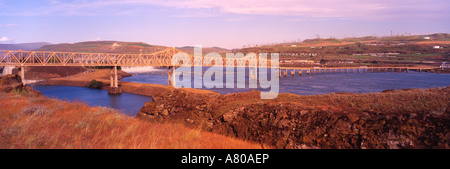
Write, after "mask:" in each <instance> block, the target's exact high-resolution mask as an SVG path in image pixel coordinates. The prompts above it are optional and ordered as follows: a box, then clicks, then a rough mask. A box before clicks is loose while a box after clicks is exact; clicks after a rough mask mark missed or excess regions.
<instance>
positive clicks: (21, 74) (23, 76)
mask: <svg viewBox="0 0 450 169" xmlns="http://www.w3.org/2000/svg"><path fill="white" fill-rule="evenodd" d="M20 78H21V79H22V83H23V84H25V67H24V66H23V65H22V66H20Z"/></svg>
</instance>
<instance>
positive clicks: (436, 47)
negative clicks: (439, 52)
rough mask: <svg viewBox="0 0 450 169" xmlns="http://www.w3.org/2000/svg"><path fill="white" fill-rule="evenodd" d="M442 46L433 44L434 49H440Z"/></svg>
mask: <svg viewBox="0 0 450 169" xmlns="http://www.w3.org/2000/svg"><path fill="white" fill-rule="evenodd" d="M440 48H441V47H440V46H433V49H440Z"/></svg>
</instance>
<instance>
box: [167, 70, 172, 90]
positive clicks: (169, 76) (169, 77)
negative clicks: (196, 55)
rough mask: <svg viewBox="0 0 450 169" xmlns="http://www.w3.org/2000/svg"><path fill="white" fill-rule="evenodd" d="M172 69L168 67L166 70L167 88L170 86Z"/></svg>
mask: <svg viewBox="0 0 450 169" xmlns="http://www.w3.org/2000/svg"><path fill="white" fill-rule="evenodd" d="M172 68H173V67H172V66H169V68H168V73H167V80H168V81H167V84H168V85H169V86H172V75H173V69H172Z"/></svg>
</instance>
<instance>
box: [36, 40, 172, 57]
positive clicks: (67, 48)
mask: <svg viewBox="0 0 450 169" xmlns="http://www.w3.org/2000/svg"><path fill="white" fill-rule="evenodd" d="M166 48H167V47H165V46H157V45H149V44H147V43H143V42H119V41H88V42H79V43H73V44H70V43H61V44H54V45H45V46H42V47H41V48H39V49H38V50H39V51H58V52H87V53H124V54H125V53H126V54H139V53H142V54H148V53H153V52H158V51H161V50H164V49H166Z"/></svg>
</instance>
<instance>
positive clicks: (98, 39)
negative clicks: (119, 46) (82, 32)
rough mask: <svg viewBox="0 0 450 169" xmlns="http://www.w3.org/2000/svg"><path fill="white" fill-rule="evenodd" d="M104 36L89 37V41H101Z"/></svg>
mask: <svg viewBox="0 0 450 169" xmlns="http://www.w3.org/2000/svg"><path fill="white" fill-rule="evenodd" d="M101 40H102V38H95V39H89V41H101Z"/></svg>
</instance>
